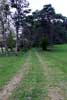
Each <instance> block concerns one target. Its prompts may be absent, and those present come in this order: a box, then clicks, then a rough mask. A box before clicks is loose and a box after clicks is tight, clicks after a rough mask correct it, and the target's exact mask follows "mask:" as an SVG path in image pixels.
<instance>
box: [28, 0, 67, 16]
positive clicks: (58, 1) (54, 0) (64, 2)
mask: <svg viewBox="0 0 67 100" xmlns="http://www.w3.org/2000/svg"><path fill="white" fill-rule="evenodd" d="M28 1H29V3H30V8H31V9H32V11H35V10H36V9H39V10H40V9H41V8H43V5H45V4H49V3H51V4H52V6H53V7H54V8H55V11H56V12H57V13H61V14H63V15H64V16H67V0H28Z"/></svg>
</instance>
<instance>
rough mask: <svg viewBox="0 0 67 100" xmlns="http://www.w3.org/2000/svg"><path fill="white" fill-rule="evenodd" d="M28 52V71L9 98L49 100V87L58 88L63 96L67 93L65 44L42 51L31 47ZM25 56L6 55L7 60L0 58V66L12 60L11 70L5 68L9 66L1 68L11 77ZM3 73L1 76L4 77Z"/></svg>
mask: <svg viewBox="0 0 67 100" xmlns="http://www.w3.org/2000/svg"><path fill="white" fill-rule="evenodd" d="M35 52H38V54H39V56H40V58H41V60H42V61H43V64H44V65H42V64H41V63H40V62H39V59H38V58H37V56H36V53H35ZM30 53H31V54H30V56H29V65H28V66H27V67H28V68H29V71H28V73H27V74H25V76H24V78H23V79H22V81H21V82H20V84H19V86H18V87H17V88H16V89H15V90H14V91H13V93H12V95H11V96H10V97H9V100H51V99H50V97H48V93H49V89H50V88H51V87H52V88H56V87H58V88H60V89H61V94H62V95H63V96H64V95H65V94H67V45H55V46H54V48H53V50H52V51H44V52H42V51H40V50H38V49H32V50H31V52H30ZM20 55H21V54H20ZM26 56H28V55H23V56H19V57H18V58H16V57H10V59H9V58H8V57H7V59H8V60H7V59H6V57H5V58H0V59H4V63H3V60H2V61H1V60H0V61H1V64H2V66H1V67H3V66H4V65H5V64H6V63H7V65H8V66H9V65H11V64H10V63H11V62H12V68H11V67H10V70H12V71H11V72H9V71H8V70H7V69H9V67H8V68H7V67H6V68H7V69H6V68H5V67H4V68H3V70H5V69H6V72H9V73H10V74H9V75H10V76H9V77H11V76H12V75H14V72H16V71H17V70H18V69H19V67H18V65H19V66H20V65H21V63H23V62H24V60H25V58H26ZM6 61H7V62H6ZM16 65H17V67H16ZM46 65H47V66H46ZM13 66H15V67H13ZM14 68H15V69H14ZM46 70H47V72H48V73H47V74H46ZM1 72H2V71H1ZM3 74H4V73H2V75H1V77H4V75H3ZM6 75H7V76H8V74H5V77H6V78H7V76H6ZM8 79H9V78H8ZM64 100H67V97H66V96H64Z"/></svg>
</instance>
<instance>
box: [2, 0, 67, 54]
mask: <svg viewBox="0 0 67 100" xmlns="http://www.w3.org/2000/svg"><path fill="white" fill-rule="evenodd" d="M28 7H29V2H28V1H26V0H0V51H1V53H2V54H5V55H8V53H9V52H12V51H14V52H15V54H16V55H17V54H18V51H19V50H20V49H21V48H24V49H25V50H27V49H29V48H31V47H42V48H43V49H45V50H46V49H47V46H52V45H54V44H62V43H67V17H65V16H63V15H62V14H57V13H56V12H55V9H54V8H53V7H52V5H51V4H48V5H44V6H43V8H42V9H41V10H36V11H35V12H33V13H32V14H29V13H30V11H31V9H29V8H28ZM11 10H12V12H11ZM13 11H14V12H13Z"/></svg>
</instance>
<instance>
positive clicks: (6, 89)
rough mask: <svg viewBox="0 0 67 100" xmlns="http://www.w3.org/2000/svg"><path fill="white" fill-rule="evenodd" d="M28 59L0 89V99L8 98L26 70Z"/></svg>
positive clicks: (6, 99)
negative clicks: (0, 89)
mask: <svg viewBox="0 0 67 100" xmlns="http://www.w3.org/2000/svg"><path fill="white" fill-rule="evenodd" d="M28 65H29V59H28V58H27V60H26V62H25V63H24V65H22V68H21V69H20V70H19V71H18V72H17V73H16V75H15V76H14V77H13V78H12V79H11V80H10V81H9V82H8V84H7V85H5V86H4V88H3V90H2V91H0V100H8V98H9V96H10V95H11V94H12V92H13V91H14V89H16V88H17V87H18V85H19V83H20V82H21V80H22V79H23V78H24V76H25V74H27V72H28Z"/></svg>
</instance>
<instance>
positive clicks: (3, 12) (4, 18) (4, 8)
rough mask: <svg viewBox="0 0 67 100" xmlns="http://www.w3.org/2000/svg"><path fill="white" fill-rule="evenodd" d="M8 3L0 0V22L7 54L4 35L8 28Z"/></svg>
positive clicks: (5, 35) (5, 0)
mask: <svg viewBox="0 0 67 100" xmlns="http://www.w3.org/2000/svg"><path fill="white" fill-rule="evenodd" d="M9 10H10V9H9V5H8V1H7V0H1V1H0V22H1V28H2V35H3V42H4V46H5V54H6V55H7V43H6V37H7V30H8V16H9V14H10V11H9Z"/></svg>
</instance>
